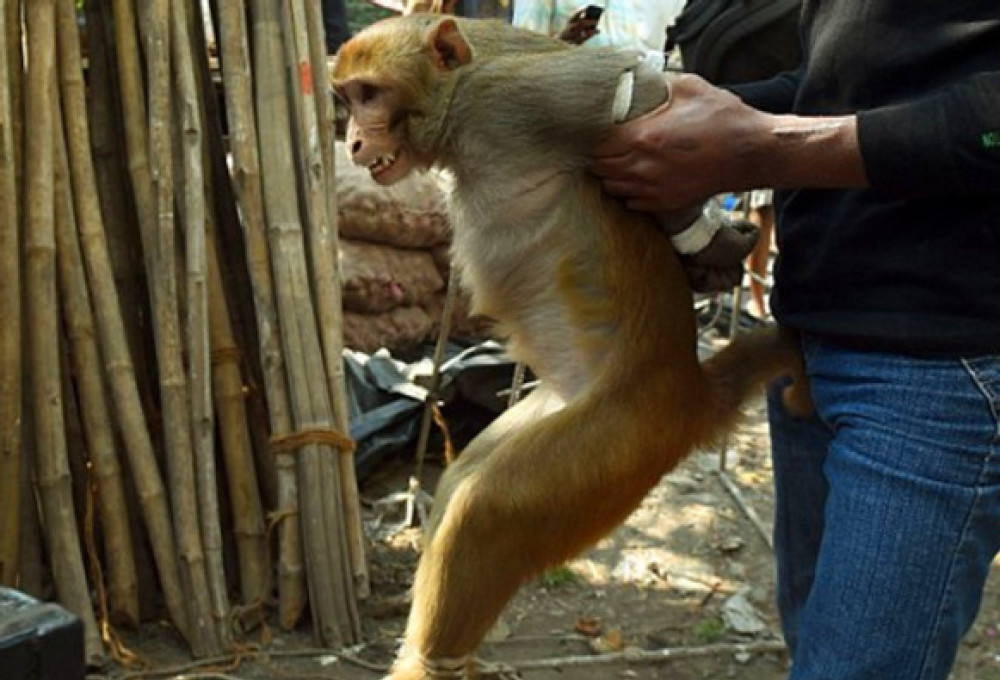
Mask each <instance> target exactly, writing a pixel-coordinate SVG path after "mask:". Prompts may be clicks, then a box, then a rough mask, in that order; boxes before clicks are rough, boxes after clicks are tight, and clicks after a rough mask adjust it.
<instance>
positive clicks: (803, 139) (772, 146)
mask: <svg viewBox="0 0 1000 680" xmlns="http://www.w3.org/2000/svg"><path fill="white" fill-rule="evenodd" d="M752 149H753V150H752V151H751V154H750V157H749V158H750V163H751V164H752V167H759V168H760V169H761V172H762V173H763V174H764V175H765V176H764V177H761V178H759V180H758V181H755V182H754V184H755V185H757V186H771V187H775V188H779V189H791V188H831V189H832V188H860V187H866V186H868V177H867V173H866V172H865V167H864V161H863V159H862V158H861V152H860V148H859V144H858V132H857V117H856V116H853V115H850V116H824V117H819V116H796V115H769V116H768V120H767V128H766V133H765V134H764V135H763V136H762V137H760V138H759V139H758V141H757V143H755V144H753V145H752Z"/></svg>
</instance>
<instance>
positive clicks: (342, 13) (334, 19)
mask: <svg viewBox="0 0 1000 680" xmlns="http://www.w3.org/2000/svg"><path fill="white" fill-rule="evenodd" d="M323 30H324V31H325V32H326V53H327V54H336V53H337V50H339V49H340V46H341V45H342V44H344V43H345V42H347V40H348V39H349V38H350V37H351V28H350V26H349V25H348V23H347V4H346V3H345V1H344V0H323Z"/></svg>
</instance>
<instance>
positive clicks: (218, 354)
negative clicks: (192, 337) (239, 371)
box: [210, 347, 242, 366]
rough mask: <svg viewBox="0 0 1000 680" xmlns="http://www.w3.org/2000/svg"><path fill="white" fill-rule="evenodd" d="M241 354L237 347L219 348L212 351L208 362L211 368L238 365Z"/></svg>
mask: <svg viewBox="0 0 1000 680" xmlns="http://www.w3.org/2000/svg"><path fill="white" fill-rule="evenodd" d="M241 357H242V354H241V353H240V348H239V347H219V348H218V349H213V350H212V353H211V356H210V360H211V362H212V365H213V366H217V365H219V364H238V363H239V362H240V358H241Z"/></svg>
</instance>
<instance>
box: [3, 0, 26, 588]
mask: <svg viewBox="0 0 1000 680" xmlns="http://www.w3.org/2000/svg"><path fill="white" fill-rule="evenodd" d="M11 6H13V7H14V8H15V10H16V8H17V3H16V2H11V1H10V0H7V1H6V2H5V3H4V7H2V8H0V196H3V197H4V198H3V200H0V291H3V293H2V294H0V319H3V324H4V331H3V333H0V585H6V586H14V585H16V584H17V569H18V562H19V560H20V550H19V548H20V533H21V532H20V527H21V512H20V510H21V362H22V357H21V265H20V256H21V255H20V253H21V246H20V240H21V239H20V234H19V231H20V219H19V207H20V206H19V205H18V196H19V195H20V192H19V184H18V179H19V178H18V177H17V170H16V167H17V157H16V151H15V149H16V147H15V145H14V129H13V128H14V125H15V123H14V121H15V116H16V115H17V117H19V114H20V112H19V111H18V112H17V114H15V111H14V109H13V108H12V101H11V99H12V96H11V94H12V92H11V91H12V90H13V76H12V74H11V71H12V70H14V71H20V69H21V64H20V62H15V63H13V64H11V63H10V61H11V60H10V57H11V50H9V49H8V45H9V43H10V41H12V40H13V41H16V42H18V43H19V42H20V30H19V29H20V24H19V22H18V24H16V25H14V26H11V25H10V20H11V17H10V12H9V11H8V8H9V7H11ZM14 18H15V19H16V15H15V17H14Z"/></svg>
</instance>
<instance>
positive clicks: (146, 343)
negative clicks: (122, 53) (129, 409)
mask: <svg viewBox="0 0 1000 680" xmlns="http://www.w3.org/2000/svg"><path fill="white" fill-rule="evenodd" d="M111 3H112V0H89V1H88V2H87V3H86V11H87V19H86V21H87V38H88V50H87V52H88V60H87V61H88V68H87V85H88V87H87V88H86V94H87V113H88V117H89V123H90V143H91V145H92V148H93V174H94V175H95V177H96V182H97V187H98V197H99V206H98V207H99V208H100V212H101V216H102V218H103V224H104V230H103V232H104V239H105V241H106V243H107V250H108V257H109V258H110V262H111V269H112V273H113V274H114V282H115V288H116V289H117V293H118V300H119V305H118V306H119V309H120V310H121V317H122V323H123V324H124V326H125V336H126V338H127V340H128V349H129V353H130V356H131V361H132V366H133V368H134V369H135V380H136V383H137V386H138V389H139V398H140V401H141V403H142V405H143V409H144V411H145V413H146V423H147V424H148V426H149V427H150V428H151V429H153V428H158V427H159V425H158V423H159V415H158V413H159V408H158V407H157V406H156V396H155V388H154V386H153V382H154V381H155V378H156V371H155V370H154V369H153V366H155V359H154V356H155V349H154V347H153V331H152V328H151V327H150V324H149V313H148V308H149V289H148V286H147V285H146V268H145V264H144V262H143V259H142V257H143V256H142V239H141V238H140V235H139V221H138V215H137V211H136V206H135V197H134V196H133V192H132V189H131V187H130V185H129V180H128V169H127V167H126V163H127V159H126V145H125V136H124V130H123V128H124V124H123V120H122V110H123V107H122V106H121V104H120V103H119V88H118V85H117V82H116V78H115V74H116V73H117V62H116V59H115V55H114V46H115V45H114V43H115V41H114V34H113V28H114V25H115V24H114V21H113V20H112V9H111ZM151 437H152V439H153V441H154V442H158V441H159V440H160V439H161V437H157V436H156V432H154V431H151ZM157 453H158V454H159V451H158V452H157Z"/></svg>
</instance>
